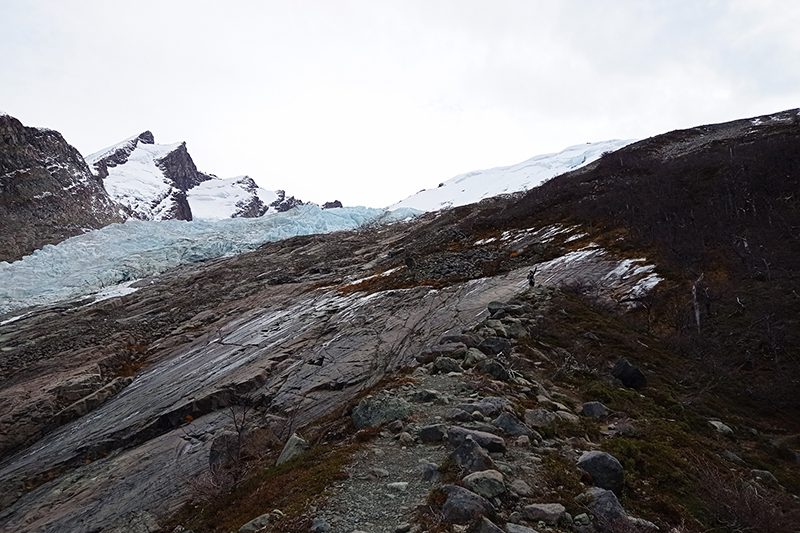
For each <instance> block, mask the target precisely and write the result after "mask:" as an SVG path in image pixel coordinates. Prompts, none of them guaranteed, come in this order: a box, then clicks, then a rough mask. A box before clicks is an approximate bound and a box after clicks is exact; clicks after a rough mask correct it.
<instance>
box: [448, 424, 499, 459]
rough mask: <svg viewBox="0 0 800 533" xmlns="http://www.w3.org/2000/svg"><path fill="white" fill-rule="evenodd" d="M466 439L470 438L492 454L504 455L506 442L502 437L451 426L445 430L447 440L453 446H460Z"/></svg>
mask: <svg viewBox="0 0 800 533" xmlns="http://www.w3.org/2000/svg"><path fill="white" fill-rule="evenodd" d="M467 437H472V438H473V439H474V440H475V442H477V443H478V444H479V445H480V446H481V447H483V448H486V449H487V450H488V451H490V452H493V453H505V451H506V441H505V439H503V437H500V436H498V435H495V434H493V433H487V432H485V431H475V430H472V429H467V428H464V427H461V426H451V427H450V428H449V429H448V430H447V440H448V441H449V442H450V443H451V444H452V445H453V446H460V445H461V444H462V443H463V442H464V441H465V440H466V438H467Z"/></svg>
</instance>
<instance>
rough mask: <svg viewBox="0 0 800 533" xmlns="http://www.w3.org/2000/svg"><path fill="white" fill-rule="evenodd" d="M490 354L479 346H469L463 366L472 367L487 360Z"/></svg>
mask: <svg viewBox="0 0 800 533" xmlns="http://www.w3.org/2000/svg"><path fill="white" fill-rule="evenodd" d="M487 357H488V356H487V355H486V354H485V353H483V352H482V351H480V350H479V349H477V348H469V349H468V350H467V355H465V356H464V361H462V363H461V366H462V367H464V368H472V367H474V366H476V365H477V364H478V363H480V362H481V361H483V360H485V359H486V358H487Z"/></svg>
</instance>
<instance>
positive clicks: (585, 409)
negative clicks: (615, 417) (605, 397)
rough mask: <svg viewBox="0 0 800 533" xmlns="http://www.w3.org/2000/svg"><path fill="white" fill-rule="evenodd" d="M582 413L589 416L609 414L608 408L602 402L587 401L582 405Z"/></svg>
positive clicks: (605, 415) (600, 416)
mask: <svg viewBox="0 0 800 533" xmlns="http://www.w3.org/2000/svg"><path fill="white" fill-rule="evenodd" d="M580 412H581V415H582V416H585V417H588V418H597V419H600V418H605V417H607V416H608V409H607V408H606V406H605V405H603V404H602V403H600V402H586V403H585V404H583V405H581V411H580Z"/></svg>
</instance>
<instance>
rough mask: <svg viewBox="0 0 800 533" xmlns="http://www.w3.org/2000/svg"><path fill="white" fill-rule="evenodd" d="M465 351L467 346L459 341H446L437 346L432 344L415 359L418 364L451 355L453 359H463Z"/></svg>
mask: <svg viewBox="0 0 800 533" xmlns="http://www.w3.org/2000/svg"><path fill="white" fill-rule="evenodd" d="M466 353H467V346H466V345H465V344H464V343H461V342H448V343H445V344H440V345H438V346H432V347H430V348H428V349H427V350H425V351H423V352H422V353H420V354H417V356H416V360H417V362H419V363H420V364H423V365H424V364H427V363H432V362H433V361H435V360H436V359H437V358H439V357H451V358H453V359H463V357H464V355H465V354H466Z"/></svg>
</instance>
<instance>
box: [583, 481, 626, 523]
mask: <svg viewBox="0 0 800 533" xmlns="http://www.w3.org/2000/svg"><path fill="white" fill-rule="evenodd" d="M575 500H576V501H577V502H578V503H579V504H581V505H583V506H585V507H586V508H587V509H588V510H589V512H590V513H592V515H593V516H594V517H595V518H596V519H597V520H598V521H600V522H601V523H605V524H612V523H614V522H616V521H619V520H620V519H624V518H626V517H627V515H626V513H625V509H623V508H622V505H621V504H620V503H619V500H618V499H617V496H616V495H615V494H614V493H613V492H612V491H610V490H606V489H602V488H600V487H592V488H590V489H589V490H587V491H586V492H584V493H583V494H581V495H580V496H578V497H577V498H575Z"/></svg>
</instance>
